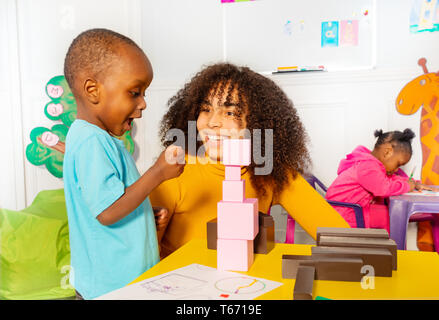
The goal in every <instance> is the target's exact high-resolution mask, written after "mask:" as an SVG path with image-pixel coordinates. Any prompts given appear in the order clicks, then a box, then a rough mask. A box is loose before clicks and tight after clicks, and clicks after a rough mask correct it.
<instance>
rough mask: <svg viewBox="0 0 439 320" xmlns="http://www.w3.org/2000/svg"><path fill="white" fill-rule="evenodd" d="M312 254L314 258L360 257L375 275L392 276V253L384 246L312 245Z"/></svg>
mask: <svg viewBox="0 0 439 320" xmlns="http://www.w3.org/2000/svg"><path fill="white" fill-rule="evenodd" d="M311 252H312V256H313V257H316V258H328V257H334V258H361V259H362V260H363V265H370V266H372V267H373V268H374V275H375V276H377V277H391V276H392V259H393V257H392V254H391V253H390V251H389V250H388V249H386V248H348V247H322V246H319V247H312V248H311Z"/></svg>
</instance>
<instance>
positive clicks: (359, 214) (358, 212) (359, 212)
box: [304, 174, 365, 228]
mask: <svg viewBox="0 0 439 320" xmlns="http://www.w3.org/2000/svg"><path fill="white" fill-rule="evenodd" d="M304 178H305V180H306V181H307V182H308V183H309V184H310V185H311V186H312V187H313V188H314V189H316V188H317V186H319V187H320V188H321V189H322V191H324V192H325V193H326V191H327V190H328V188H327V187H326V186H325V185H324V184H323V182H321V181H320V180H319V179H317V177H316V176H314V175H312V174H311V175H308V176H304ZM316 190H317V189H316ZM326 201H327V202H328V203H329V204H330V205H331V206H340V207H348V208H352V209H353V210H354V212H355V219H356V221H357V228H364V227H365V223H364V215H363V207H362V206H360V205H359V204H358V203H349V202H340V201H333V200H326Z"/></svg>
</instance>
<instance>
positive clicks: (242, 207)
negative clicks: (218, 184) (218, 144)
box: [217, 139, 259, 271]
mask: <svg viewBox="0 0 439 320" xmlns="http://www.w3.org/2000/svg"><path fill="white" fill-rule="evenodd" d="M250 161H251V145H250V140H249V139H225V140H223V164H224V165H225V180H224V181H223V200H222V201H219V202H218V212H217V268H218V270H235V271H248V269H249V268H250V267H251V265H252V264H253V250H254V249H253V240H254V239H255V237H256V236H257V234H258V232H259V221H258V220H259V218H258V199H256V198H248V199H247V198H245V181H244V180H242V179H241V168H240V167H241V166H248V165H249V164H250Z"/></svg>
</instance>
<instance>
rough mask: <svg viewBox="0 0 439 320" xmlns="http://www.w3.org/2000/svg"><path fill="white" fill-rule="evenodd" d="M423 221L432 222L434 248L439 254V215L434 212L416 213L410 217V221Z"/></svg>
mask: <svg viewBox="0 0 439 320" xmlns="http://www.w3.org/2000/svg"><path fill="white" fill-rule="evenodd" d="M421 221H430V222H431V227H432V231H433V245H434V250H435V251H436V252H437V253H438V254H439V215H438V214H432V213H415V214H414V215H412V216H410V218H409V222H421Z"/></svg>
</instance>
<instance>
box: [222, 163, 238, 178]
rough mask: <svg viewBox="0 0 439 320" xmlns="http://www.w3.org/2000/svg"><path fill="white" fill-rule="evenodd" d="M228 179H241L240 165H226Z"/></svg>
mask: <svg viewBox="0 0 439 320" xmlns="http://www.w3.org/2000/svg"><path fill="white" fill-rule="evenodd" d="M225 176H226V180H241V167H240V166H226V174H225Z"/></svg>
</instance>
